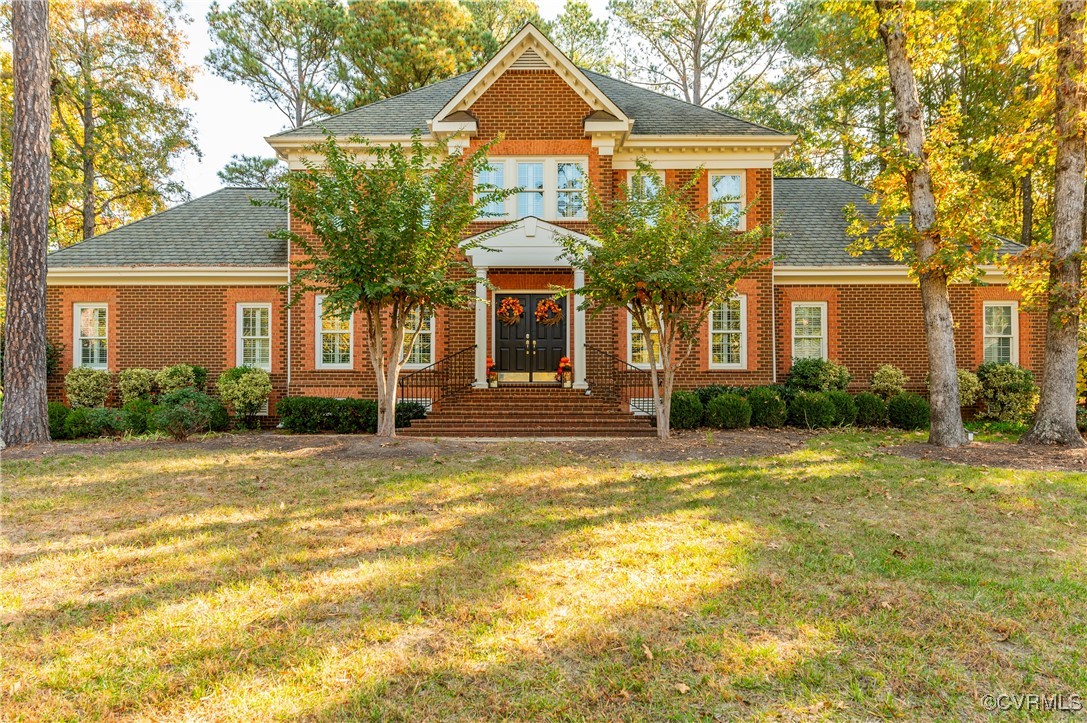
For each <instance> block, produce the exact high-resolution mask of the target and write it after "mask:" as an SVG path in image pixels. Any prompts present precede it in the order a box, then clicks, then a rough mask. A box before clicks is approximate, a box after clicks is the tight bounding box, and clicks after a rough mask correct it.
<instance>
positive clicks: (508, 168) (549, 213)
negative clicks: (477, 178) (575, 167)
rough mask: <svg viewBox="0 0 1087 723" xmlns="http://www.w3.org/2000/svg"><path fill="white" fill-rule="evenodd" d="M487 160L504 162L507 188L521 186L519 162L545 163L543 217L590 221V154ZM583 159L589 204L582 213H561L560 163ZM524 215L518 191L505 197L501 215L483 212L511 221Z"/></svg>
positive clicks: (489, 219)
mask: <svg viewBox="0 0 1087 723" xmlns="http://www.w3.org/2000/svg"><path fill="white" fill-rule="evenodd" d="M487 162H488V163H489V164H490V165H492V166H496V165H498V164H504V165H505V168H504V170H503V172H502V177H503V179H504V182H505V185H506V188H517V186H518V184H517V164H518V163H543V184H544V187H543V220H544V221H586V220H588V218H589V179H590V176H589V158H588V156H495V157H493V158H488V159H487ZM560 163H580V164H581V166H582V167H583V168H584V169H585V188H584V194H585V205H584V207H583V208H584V212H583V213H582V214H581V215H580V216H559V190H558V185H559V164H560ZM518 218H521V216H520V215H518V213H517V194H516V193H515V194H512V195H511V196H509V197H508V198H507V199H506V200H505V213H504V214H503V215H501V216H482V217H480V219H479V220H481V221H504V220H505V221H509V220H516V219H518Z"/></svg>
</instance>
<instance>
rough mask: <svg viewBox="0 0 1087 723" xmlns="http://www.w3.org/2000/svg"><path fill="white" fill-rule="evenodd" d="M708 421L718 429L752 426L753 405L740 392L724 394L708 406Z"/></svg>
mask: <svg viewBox="0 0 1087 723" xmlns="http://www.w3.org/2000/svg"><path fill="white" fill-rule="evenodd" d="M706 423H707V424H709V425H710V426H711V427H716V428H717V429H743V428H744V427H750V426H751V405H750V404H748V403H747V400H746V399H744V398H743V397H741V396H740V395H738V394H722V395H721V396H719V397H715V398H713V399H711V400H710V403H709V406H707V407H706Z"/></svg>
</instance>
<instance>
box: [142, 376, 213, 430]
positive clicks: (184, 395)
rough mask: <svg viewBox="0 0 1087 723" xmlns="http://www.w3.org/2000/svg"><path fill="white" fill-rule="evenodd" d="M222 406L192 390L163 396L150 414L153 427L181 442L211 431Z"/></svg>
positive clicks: (178, 391) (185, 388)
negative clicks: (193, 435) (198, 433)
mask: <svg viewBox="0 0 1087 723" xmlns="http://www.w3.org/2000/svg"><path fill="white" fill-rule="evenodd" d="M220 406H222V405H221V404H220V403H219V401H218V400H216V399H213V398H211V397H209V396H208V395H207V394H204V393H203V392H198V391H196V390H195V389H193V388H191V387H184V388H182V389H176V390H174V391H172V392H170V393H168V394H164V395H162V398H161V399H160V400H159V404H158V406H157V407H155V411H154V413H153V414H152V415H151V426H152V427H153V428H154V429H156V430H159V431H162V432H166V433H167V434H169V435H170V436H171V437H173V438H174V439H176V440H178V441H182V440H185V439H187V438H188V437H189V435H190V434H195V433H197V432H202V431H204V430H206V429H208V428H209V426H210V424H211V421H212V418H213V417H214V416H215V415H216V414H217V413H218V408H219V407H220Z"/></svg>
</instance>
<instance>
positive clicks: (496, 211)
mask: <svg viewBox="0 0 1087 723" xmlns="http://www.w3.org/2000/svg"><path fill="white" fill-rule="evenodd" d="M480 186H485V187H486V188H485V189H484V190H488V191H493V190H495V189H503V188H505V187H506V164H505V163H501V162H500V163H495V164H494V165H491V166H489V167H488V168H487V169H486V170H484V171H480V172H479V173H477V174H476V187H477V188H479V187H480ZM483 215H484V217H499V216H505V215H506V204H505V202H504V201H501V200H498V201H491V202H490V203H488V204H487V205H486V206H484V207H483Z"/></svg>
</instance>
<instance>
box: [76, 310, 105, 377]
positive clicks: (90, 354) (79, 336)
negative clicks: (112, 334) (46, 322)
mask: <svg viewBox="0 0 1087 723" xmlns="http://www.w3.org/2000/svg"><path fill="white" fill-rule="evenodd" d="M72 318H73V320H74V322H75V323H73V324H72V326H73V327H74V329H75V343H74V345H73V347H72V348H73V349H74V350H75V353H74V354H73V355H72V364H73V366H77V367H90V368H91V369H106V368H107V365H108V363H109V352H108V347H109V339H108V337H109V307H108V306H106V305H105V304H75V305H74V306H73V307H72Z"/></svg>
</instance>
